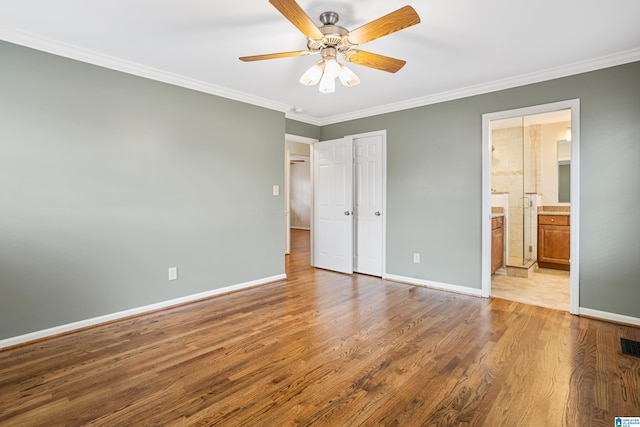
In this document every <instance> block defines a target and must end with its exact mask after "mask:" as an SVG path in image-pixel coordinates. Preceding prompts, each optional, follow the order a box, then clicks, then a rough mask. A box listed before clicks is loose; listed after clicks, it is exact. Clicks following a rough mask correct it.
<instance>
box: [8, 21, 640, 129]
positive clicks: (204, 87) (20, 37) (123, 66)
mask: <svg viewBox="0 0 640 427" xmlns="http://www.w3.org/2000/svg"><path fill="white" fill-rule="evenodd" d="M0 40H5V41H8V42H10V43H15V44H19V45H21V46H26V47H30V48H32V49H37V50H41V51H43V52H48V53H53V54H54V55H59V56H63V57H65V58H71V59H75V60H77V61H82V62H86V63H88V64H93V65H98V66H101V67H105V68H109V69H112V70H117V71H122V72H125V73H128V74H132V75H136V76H140V77H145V78H148V79H151V80H157V81H160V82H164V83H169V84H173V85H176V86H182V87H185V88H188V89H193V90H197V91H200V92H204V93H209V94H211V95H217V96H221V97H223V98H228V99H233V100H236V101H240V102H246V103H248V104H252V105H257V106H259V107H264V108H269V109H272V110H276V111H280V112H284V113H285V117H286V118H289V119H292V120H297V121H300V122H304V123H308V124H311V125H315V126H325V125H330V124H334V123H340V122H346V121H348V120H354V119H360V118H363V117H371V116H375V115H378V114H386V113H392V112H395V111H401V110H407V109H409V108H416V107H422V106H425V105H431V104H437V103H440V102H445V101H452V100H454V99H460V98H466V97H469V96H474V95H481V94H484V93H490V92H495V91H498V90H503V89H509V88H513V87H518V86H524V85H527V84H533V83H538V82H542V81H546V80H553V79H557V78H561V77H567V76H571V75H575V74H580V73H586V72H589V71H595V70H599V69H603V68H608V67H613V66H616V65H622V64H628V63H631V62H635V61H640V48H636V49H631V50H627V51H623V52H618V53H614V54H610V55H605V56H601V57H598V58H593V59H589V60H586V61H580V62H575V63H573V64H568V65H563V66H560V67H554V68H548V69H546V70H541V71H536V72H533V73H527V74H522V75H520V76H515V77H510V78H506V79H501V80H495V81H492V82H487V83H481V84H477V85H473V86H467V87H464V88H460V89H455V90H451V91H445V92H440V93H436V94H432V95H428V96H423V97H419V98H414V99H409V100H406V101H402V102H398V103H393V104H387V105H381V106H378V107H374V108H367V109H364V110H359V111H354V112H351V113H346V114H340V115H336V116H331V117H326V118H318V117H313V116H310V115H307V114H302V113H296V112H295V111H294V109H293V108H294V107H293V106H291V105H287V104H283V103H281V102H276V101H273V100H269V99H265V98H260V97H256V96H253V95H250V94H247V93H244V92H239V91H234V90H231V89H227V88H224V87H222V86H217V85H213V84H211V83H206V82H202V81H198V80H194V79H191V78H188V77H184V76H181V75H178V74H173V73H169V72H166V71H162V70H159V69H155V68H151V67H147V66H144V65H141V64H137V63H134V62H129V61H125V60H123V59H120V58H116V57H113V56H109V55H105V54H102V53H99V52H96V51H92V50H88V49H82V48H80V47H78V46H75V45H71V44H67V43H62V42H59V41H56V40H51V39H48V38H45V37H42V36H38V35H36V34H32V33H28V32H25V31H21V30H17V29H15V28H10V27H6V26H0Z"/></svg>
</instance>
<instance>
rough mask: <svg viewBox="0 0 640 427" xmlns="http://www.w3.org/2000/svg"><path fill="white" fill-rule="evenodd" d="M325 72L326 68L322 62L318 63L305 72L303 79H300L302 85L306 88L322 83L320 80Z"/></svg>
mask: <svg viewBox="0 0 640 427" xmlns="http://www.w3.org/2000/svg"><path fill="white" fill-rule="evenodd" d="M323 72H324V67H323V63H322V61H318V62H317V63H315V64H314V65H313V66H312V67H311V68H309V69H308V70H307V71H305V72H304V74H303V75H302V77H300V83H302V84H303V85H305V86H314V85H317V84H318V83H320V79H321V78H322V74H323Z"/></svg>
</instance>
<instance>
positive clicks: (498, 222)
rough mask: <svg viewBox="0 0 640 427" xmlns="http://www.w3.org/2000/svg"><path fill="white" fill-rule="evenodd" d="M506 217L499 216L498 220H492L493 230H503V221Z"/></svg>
mask: <svg viewBox="0 0 640 427" xmlns="http://www.w3.org/2000/svg"><path fill="white" fill-rule="evenodd" d="M503 218H504V217H501V216H498V217H496V218H491V229H492V230H495V229H496V228H502V221H503Z"/></svg>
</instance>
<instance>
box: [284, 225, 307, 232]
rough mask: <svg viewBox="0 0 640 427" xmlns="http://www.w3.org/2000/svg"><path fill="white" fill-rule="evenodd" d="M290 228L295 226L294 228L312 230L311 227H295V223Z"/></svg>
mask: <svg viewBox="0 0 640 427" xmlns="http://www.w3.org/2000/svg"><path fill="white" fill-rule="evenodd" d="M289 228H293V229H294V230H306V231H310V230H311V228H309V227H294V226H293V225H292V226H291V227H289Z"/></svg>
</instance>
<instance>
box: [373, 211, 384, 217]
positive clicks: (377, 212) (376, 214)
mask: <svg viewBox="0 0 640 427" xmlns="http://www.w3.org/2000/svg"><path fill="white" fill-rule="evenodd" d="M374 215H375V216H380V215H382V214H381V213H380V211H376V213H374Z"/></svg>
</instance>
